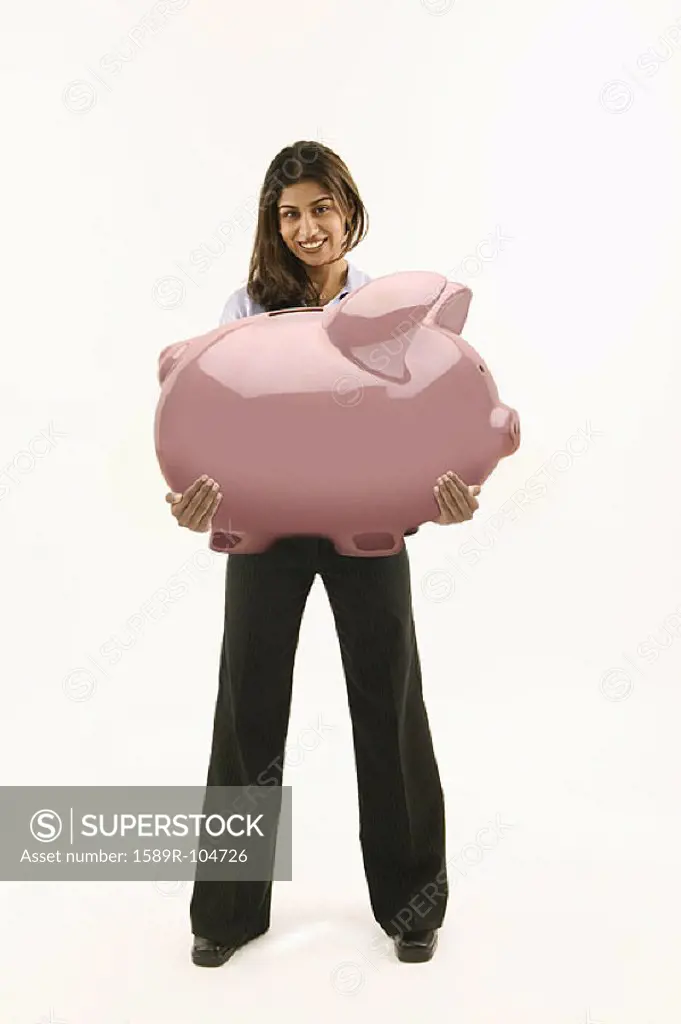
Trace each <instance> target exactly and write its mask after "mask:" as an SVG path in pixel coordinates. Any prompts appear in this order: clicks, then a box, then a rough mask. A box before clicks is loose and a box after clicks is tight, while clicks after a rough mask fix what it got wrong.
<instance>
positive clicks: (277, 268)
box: [248, 141, 369, 312]
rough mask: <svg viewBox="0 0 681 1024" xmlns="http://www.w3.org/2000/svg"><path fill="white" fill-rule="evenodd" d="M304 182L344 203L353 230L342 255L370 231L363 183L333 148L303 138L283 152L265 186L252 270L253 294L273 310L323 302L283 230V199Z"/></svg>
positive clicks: (259, 211) (253, 297)
mask: <svg viewBox="0 0 681 1024" xmlns="http://www.w3.org/2000/svg"><path fill="white" fill-rule="evenodd" d="M299 181H318V182H319V183H320V185H321V186H322V187H323V188H325V189H326V190H327V191H328V192H329V194H330V195H332V196H333V197H334V199H335V200H336V202H337V203H338V206H339V207H340V209H341V213H342V215H343V216H344V217H345V223H346V226H347V229H348V234H347V237H346V239H345V242H344V243H343V247H342V250H341V254H340V256H339V257H338V258H339V259H342V258H343V257H344V256H345V255H346V254H347V253H348V252H350V251H351V250H352V249H354V248H355V246H356V245H358V244H359V242H361V241H362V239H363V238H364V237H365V235H366V233H367V231H368V229H369V215H368V213H367V211H366V209H365V207H364V203H363V202H362V200H361V199H360V195H359V191H358V189H357V185H356V184H355V182H354V180H353V177H352V175H351V174H350V171H349V170H348V168H347V167H346V165H345V164H344V162H343V161H342V160H341V158H340V157H339V156H338V155H337V154H336V153H334V152H333V150H332V149H329V148H328V146H325V145H323V143H321V142H303V141H301V142H294V143H293V145H292V146H286V147H285V148H284V149H282V150H281V151H280V152H279V153H277V155H276V156H275V158H274V160H273V161H272V163H271V164H270V166H269V167H268V168H267V173H266V174H265V180H264V181H263V185H262V188H261V190H260V202H259V206H258V226H257V228H256V233H255V242H254V243H253V252H252V254H251V263H250V267H249V272H248V294H249V296H250V297H251V299H253V301H254V302H257V303H259V304H260V305H261V306H262V307H263V309H264V310H265V311H267V312H271V311H272V310H275V309H287V308H290V307H291V306H310V305H311V306H318V305H319V304H320V302H319V299H320V296H319V293H318V292H317V289H316V288H315V286H314V284H313V283H312V281H311V280H310V278H309V277H308V275H307V271H306V269H305V265H304V263H302V261H301V260H299V259H297V258H296V257H295V256H294V255H293V253H292V252H291V250H290V249H289V248H288V247H287V246H286V244H285V242H284V240H283V238H282V237H281V234H280V231H279V210H278V206H277V204H278V202H279V198H280V196H281V193H282V192H283V191H284V189H285V188H288V186H289V185H295V184H297V183H298V182H299Z"/></svg>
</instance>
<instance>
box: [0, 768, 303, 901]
mask: <svg viewBox="0 0 681 1024" xmlns="http://www.w3.org/2000/svg"><path fill="white" fill-rule="evenodd" d="M291 822H292V813H291V787H290V786H282V787H279V786H249V787H244V788H242V787H239V786H208V787H205V786H3V787H1V788H0V828H1V831H2V842H1V843H0V880H1V881H5V882H23V881H56V880H60V879H64V880H68V881H125V882H130V881H161V880H163V881H167V880H172V881H177V880H188V879H193V878H194V877H195V876H196V873H197V868H200V873H201V878H202V879H211V880H219V881H225V880H235V881H237V880H242V881H262V880H265V879H272V880H275V881H287V882H290V881H291V876H292V847H293V843H292V829H291Z"/></svg>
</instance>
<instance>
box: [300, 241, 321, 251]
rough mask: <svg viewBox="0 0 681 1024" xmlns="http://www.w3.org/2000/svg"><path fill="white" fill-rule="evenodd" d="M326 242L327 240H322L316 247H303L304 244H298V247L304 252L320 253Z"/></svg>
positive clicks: (316, 243)
mask: <svg viewBox="0 0 681 1024" xmlns="http://www.w3.org/2000/svg"><path fill="white" fill-rule="evenodd" d="M325 241H326V239H325V238H322V239H321V240H320V241H319V242H315V244H314V245H303V243H302V242H298V247H299V248H300V249H302V250H303V252H319V250H320V249H321V248H322V246H323V245H324V242H325Z"/></svg>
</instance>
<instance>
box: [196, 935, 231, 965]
mask: <svg viewBox="0 0 681 1024" xmlns="http://www.w3.org/2000/svg"><path fill="white" fill-rule="evenodd" d="M238 948H239V947H238V946H223V945H222V944H221V943H219V942H213V941H212V939H204V938H203V937H202V936H201V935H195V936H194V943H193V945H192V962H193V963H195V964H196V965H197V967H220V966H221V965H222V964H224V963H225V961H226V960H229V958H230V956H232V955H233V954H234V953H236V951H237V949H238Z"/></svg>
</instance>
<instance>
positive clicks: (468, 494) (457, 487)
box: [447, 470, 480, 518]
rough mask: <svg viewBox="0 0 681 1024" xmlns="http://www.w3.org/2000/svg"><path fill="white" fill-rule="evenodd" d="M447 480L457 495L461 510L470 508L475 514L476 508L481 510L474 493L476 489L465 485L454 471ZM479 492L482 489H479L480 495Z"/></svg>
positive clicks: (448, 475) (451, 471)
mask: <svg viewBox="0 0 681 1024" xmlns="http://www.w3.org/2000/svg"><path fill="white" fill-rule="evenodd" d="M447 478H448V480H449V482H450V485H451V486H452V489H453V492H454V494H456V495H457V498H458V502H459V503H460V507H461V509H462V510H465V509H466V508H468V509H469V510H470V512H471V513H473V512H475V510H476V508H479V505H478V502H477V501H476V500H475V498H474V496H473V493H472V491H473V490H474V488H473V487H469V486H468V484H465V483H464V482H463V480H462V479H461V477H460V476H457V474H456V473H455V472H454V471H453V470H450V471H449V472H448V473H447ZM479 492H480V488H479V487H478V493H479ZM466 518H469V517H466Z"/></svg>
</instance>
